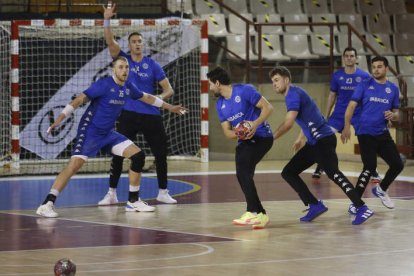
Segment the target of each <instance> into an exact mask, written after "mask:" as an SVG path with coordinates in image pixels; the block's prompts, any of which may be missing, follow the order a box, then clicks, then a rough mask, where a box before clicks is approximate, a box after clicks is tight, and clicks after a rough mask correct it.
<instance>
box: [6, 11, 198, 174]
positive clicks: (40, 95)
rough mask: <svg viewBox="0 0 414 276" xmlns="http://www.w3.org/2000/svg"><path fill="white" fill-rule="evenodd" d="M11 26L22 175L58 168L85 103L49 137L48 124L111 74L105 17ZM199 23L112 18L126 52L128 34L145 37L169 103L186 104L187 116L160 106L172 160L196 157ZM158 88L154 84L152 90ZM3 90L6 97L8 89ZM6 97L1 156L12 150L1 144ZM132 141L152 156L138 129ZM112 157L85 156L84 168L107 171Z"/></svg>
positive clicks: (68, 150)
mask: <svg viewBox="0 0 414 276" xmlns="http://www.w3.org/2000/svg"><path fill="white" fill-rule="evenodd" d="M14 24H17V26H15V27H13V26H12V29H13V28H14V29H17V32H18V37H17V39H18V50H16V52H18V87H19V117H20V120H19V130H20V133H19V140H18V142H19V146H20V154H19V158H18V159H19V160H18V161H16V162H18V163H19V165H20V169H19V173H20V174H30V175H31V174H46V173H56V172H59V171H60V170H61V169H62V168H63V166H64V165H65V164H66V163H67V160H68V159H69V157H70V155H71V151H72V147H73V140H74V138H75V136H76V130H77V126H78V123H79V120H80V118H81V116H82V114H83V112H84V111H85V110H86V108H87V105H85V106H82V107H80V108H78V109H77V110H76V111H75V112H74V113H73V115H72V116H71V117H69V118H68V119H66V121H64V122H63V124H62V125H61V126H60V128H59V129H58V130H57V131H56V132H54V133H53V134H52V135H47V134H46V130H47V128H48V127H49V125H50V124H51V122H53V120H54V119H56V118H57V116H58V115H59V114H60V112H61V111H62V109H63V108H64V107H65V105H66V104H68V103H69V102H70V101H71V100H72V99H74V97H76V96H77V95H79V94H80V93H81V92H83V91H84V90H85V89H86V88H88V87H89V86H90V85H91V84H92V83H93V82H95V81H96V80H98V79H99V78H102V77H106V76H109V75H110V74H111V61H112V59H111V57H110V54H109V51H108V49H107V47H106V44H105V40H104V35H103V26H102V24H103V20H62V19H60V20H31V21H16V22H14ZM201 25H202V22H197V21H192V20H186V19H174V18H170V19H157V20H111V27H112V30H113V33H114V35H115V36H116V40H117V41H118V43H119V44H120V46H121V49H122V50H123V51H125V52H127V53H128V52H129V49H128V41H127V38H128V35H129V34H130V33H131V32H139V33H141V34H142V35H143V37H144V40H145V50H144V54H145V55H150V56H151V57H152V58H153V59H154V60H156V61H157V62H158V63H160V64H161V66H162V67H163V69H164V71H165V73H166V75H167V77H168V79H169V81H170V83H171V85H172V87H173V89H174V92H175V94H174V96H173V97H172V98H171V99H169V100H168V102H169V103H172V104H178V103H180V104H183V105H184V106H185V107H187V108H188V109H189V112H188V113H187V114H186V115H185V116H176V114H170V113H169V112H163V111H162V117H163V120H164V126H165V129H166V132H167V135H168V137H169V146H168V148H169V153H168V155H169V158H183V159H185V158H190V159H199V158H200V147H201V145H200V143H201V142H200V141H201V140H202V139H200V137H201V128H202V127H201V123H200V118H201V109H200V98H201V97H200V89H201V85H200V81H201V80H200V76H201V71H200V70H201V69H200V67H201V44H202V43H201V32H200V29H201ZM1 35H2V34H1ZM11 36H12V38H13V32H12V34H11ZM3 43H4V44H7V41H3V39H2V42H1V44H2V45H1V46H2V47H1V49H2V50H1V58H2V64H1V66H2V76H1V81H2V87H3V83H4V82H7V81H8V80H7V72H8V69H7V68H3V67H7V63H3V58H4V59H7V54H6V53H5V52H7V47H5V48H3ZM11 45H13V39H12V42H11ZM3 49H4V50H3ZM10 51H11V52H13V49H11V50H10ZM12 60H13V58H12ZM12 67H13V65H12ZM11 71H13V68H11ZM3 75H5V76H4V80H3ZM11 78H12V77H11ZM12 85H13V84H12ZM160 92H161V91H160V87H158V92H157V93H160ZM1 93H2V94H1V95H2V97H3V96H5V97H7V95H5V94H7V93H8V91H3V90H2V92H1ZM3 94H4V95H3ZM8 94H10V93H8ZM2 99H4V98H2ZM3 102H4V101H3V100H2V106H1V116H2V141H1V143H2V144H1V146H2V152H4V153H2V154H3V155H5V154H7V153H8V152H10V141H3V136H4V137H10V133H7V132H8V131H9V132H10V129H11V127H10V119H7V118H3V116H6V117H7V116H9V117H10V112H9V113H7V112H4V110H3V109H7V108H8V109H10V108H9V107H7V106H4V107H3V105H6V104H3ZM6 102H9V103H10V101H6ZM3 124H6V125H3ZM3 129H4V130H3ZM3 132H4V133H3ZM9 139H10V138H9ZM136 142H137V144H138V145H139V146H140V147H141V148H142V149H143V150H144V151H145V153H146V155H147V156H151V155H152V153H151V151H150V149H149V147H148V145H147V143H146V141H145V140H144V139H143V136H142V135H141V134H139V135H138V136H137V140H136ZM11 151H13V149H11ZM3 159H4V158H3ZM110 159H111V156H110V155H108V154H106V153H104V152H100V153H99V154H98V156H97V158H90V159H89V160H88V162H87V164H86V166H84V168H82V171H81V172H107V171H109V162H110ZM124 167H125V166H124ZM6 174H7V172H6Z"/></svg>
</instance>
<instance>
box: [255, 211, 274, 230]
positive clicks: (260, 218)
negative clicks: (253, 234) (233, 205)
mask: <svg viewBox="0 0 414 276" xmlns="http://www.w3.org/2000/svg"><path fill="white" fill-rule="evenodd" d="M255 221H256V224H253V226H252V227H253V229H254V230H257V229H263V228H265V226H266V225H268V224H269V221H270V219H269V216H268V215H266V214H263V213H259V214H257V217H256V219H255Z"/></svg>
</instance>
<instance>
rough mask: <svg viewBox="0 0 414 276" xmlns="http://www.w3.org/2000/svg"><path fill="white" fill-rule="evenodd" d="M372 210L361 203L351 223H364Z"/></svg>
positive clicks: (371, 213) (370, 215)
mask: <svg viewBox="0 0 414 276" xmlns="http://www.w3.org/2000/svg"><path fill="white" fill-rule="evenodd" d="M373 214H374V212H372V211H371V210H370V209H369V208H368V207H367V205H363V206H361V207H359V208H358V209H357V212H356V216H355V219H354V220H353V221H352V225H359V224H362V223H364V222H365V221H366V220H367V219H369V218H370V217H372V215H373Z"/></svg>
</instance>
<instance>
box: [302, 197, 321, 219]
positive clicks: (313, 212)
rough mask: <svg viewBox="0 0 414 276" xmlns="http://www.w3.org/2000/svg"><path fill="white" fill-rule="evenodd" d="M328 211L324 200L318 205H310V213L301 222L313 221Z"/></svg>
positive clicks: (319, 201)
mask: <svg viewBox="0 0 414 276" xmlns="http://www.w3.org/2000/svg"><path fill="white" fill-rule="evenodd" d="M326 211H328V207H326V206H325V205H324V204H323V202H322V200H318V203H317V204H309V209H308V213H307V214H306V216H304V217H301V218H300V221H312V220H313V219H315V218H316V217H318V216H320V215H322V214H323V213H325V212H326Z"/></svg>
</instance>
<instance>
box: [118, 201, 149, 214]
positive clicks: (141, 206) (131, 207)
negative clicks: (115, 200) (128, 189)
mask: <svg viewBox="0 0 414 276" xmlns="http://www.w3.org/2000/svg"><path fill="white" fill-rule="evenodd" d="M125 211H127V212H154V211H155V207H153V206H150V205H148V203H146V202H145V201H142V200H138V201H135V202H129V201H128V202H127V204H126V206H125Z"/></svg>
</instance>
